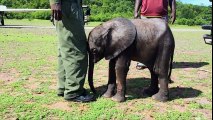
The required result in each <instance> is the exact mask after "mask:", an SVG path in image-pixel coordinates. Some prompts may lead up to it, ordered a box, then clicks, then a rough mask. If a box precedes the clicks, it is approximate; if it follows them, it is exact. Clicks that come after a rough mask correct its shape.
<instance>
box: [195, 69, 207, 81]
mask: <svg viewBox="0 0 213 120" xmlns="http://www.w3.org/2000/svg"><path fill="white" fill-rule="evenodd" d="M197 75H198V78H199V79H206V78H208V77H209V72H207V71H203V70H202V71H201V70H199V71H198V72H197Z"/></svg>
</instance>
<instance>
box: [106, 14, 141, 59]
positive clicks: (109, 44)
mask: <svg viewBox="0 0 213 120" xmlns="http://www.w3.org/2000/svg"><path fill="white" fill-rule="evenodd" d="M109 23H110V25H109ZM103 26H105V27H109V28H108V31H107V32H105V33H107V34H105V37H106V46H105V59H106V60H110V59H114V58H115V57H117V56H118V55H119V54H120V53H121V52H123V51H124V50H126V49H127V48H128V47H130V45H132V44H133V42H134V40H135V39H136V33H137V32H136V28H135V25H134V24H133V23H132V22H131V21H129V20H127V19H124V18H117V19H113V20H112V21H109V22H108V23H106V24H103Z"/></svg>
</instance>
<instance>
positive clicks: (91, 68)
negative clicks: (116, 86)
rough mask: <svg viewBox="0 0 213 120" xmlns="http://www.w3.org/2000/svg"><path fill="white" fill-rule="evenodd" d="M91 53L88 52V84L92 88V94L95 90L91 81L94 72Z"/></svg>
mask: <svg viewBox="0 0 213 120" xmlns="http://www.w3.org/2000/svg"><path fill="white" fill-rule="evenodd" d="M93 59H94V57H93V55H91V53H89V72H88V82H89V86H90V89H91V90H92V92H93V93H94V94H96V90H95V87H94V83H93V73H94V64H95V63H94V62H93Z"/></svg>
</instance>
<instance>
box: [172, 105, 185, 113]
mask: <svg viewBox="0 0 213 120" xmlns="http://www.w3.org/2000/svg"><path fill="white" fill-rule="evenodd" d="M172 108H173V109H174V110H178V111H180V112H185V111H186V109H187V108H186V107H185V106H180V105H173V106H172Z"/></svg>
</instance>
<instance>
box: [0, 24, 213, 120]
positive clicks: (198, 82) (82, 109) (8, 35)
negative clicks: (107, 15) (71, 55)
mask: <svg viewBox="0 0 213 120" xmlns="http://www.w3.org/2000/svg"><path fill="white" fill-rule="evenodd" d="M6 23H9V24H10V25H12V24H15V25H36V26H51V23H49V21H42V20H32V21H28V20H18V21H17V20H6ZM98 24H100V23H90V24H89V25H88V26H96V25H98ZM172 28H174V31H173V33H174V37H175V40H176V50H175V58H174V62H175V63H174V70H173V74H172V79H173V81H174V83H173V84H171V85H170V98H171V100H170V101H168V102H166V103H160V102H156V101H154V100H152V99H151V98H150V97H144V96H142V95H141V91H142V88H144V87H147V86H148V85H149V84H150V74H149V71H148V70H143V71H138V70H136V69H135V65H136V63H135V62H133V63H132V65H131V68H130V71H129V74H128V81H127V88H128V90H127V95H128V98H127V101H126V102H124V103H116V102H113V101H112V100H111V99H105V98H102V97H99V98H98V99H97V101H96V102H92V103H86V104H83V103H73V102H66V101H65V100H64V99H63V98H60V97H57V96H56V85H57V72H56V69H57V37H56V35H55V30H54V29H30V28H25V29H10V28H0V120H8V119H19V120H40V119H45V120H46V119H50V120H52V119H53V120H55V119H65V120H102V119H104V120H111V119H114V120H142V119H144V120H149V119H156V120H194V119H196V120H210V119H212V116H211V112H212V46H209V45H206V44H205V43H204V42H203V39H202V36H203V34H206V33H209V31H202V30H201V28H200V27H188V26H172ZM176 29H181V30H182V31H181V30H176ZM184 29H187V30H184ZM190 30H192V31H190ZM194 30H195V31H194ZM86 31H87V34H88V32H89V30H86ZM107 65H108V62H107V61H105V60H102V61H101V62H99V63H98V64H97V65H96V66H95V76H94V80H95V86H96V88H98V92H100V93H101V92H103V91H104V90H105V88H106V87H105V86H104V85H106V83H107V77H108V73H107V72H108V67H107ZM85 87H86V88H88V84H87V83H86V84H85Z"/></svg>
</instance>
